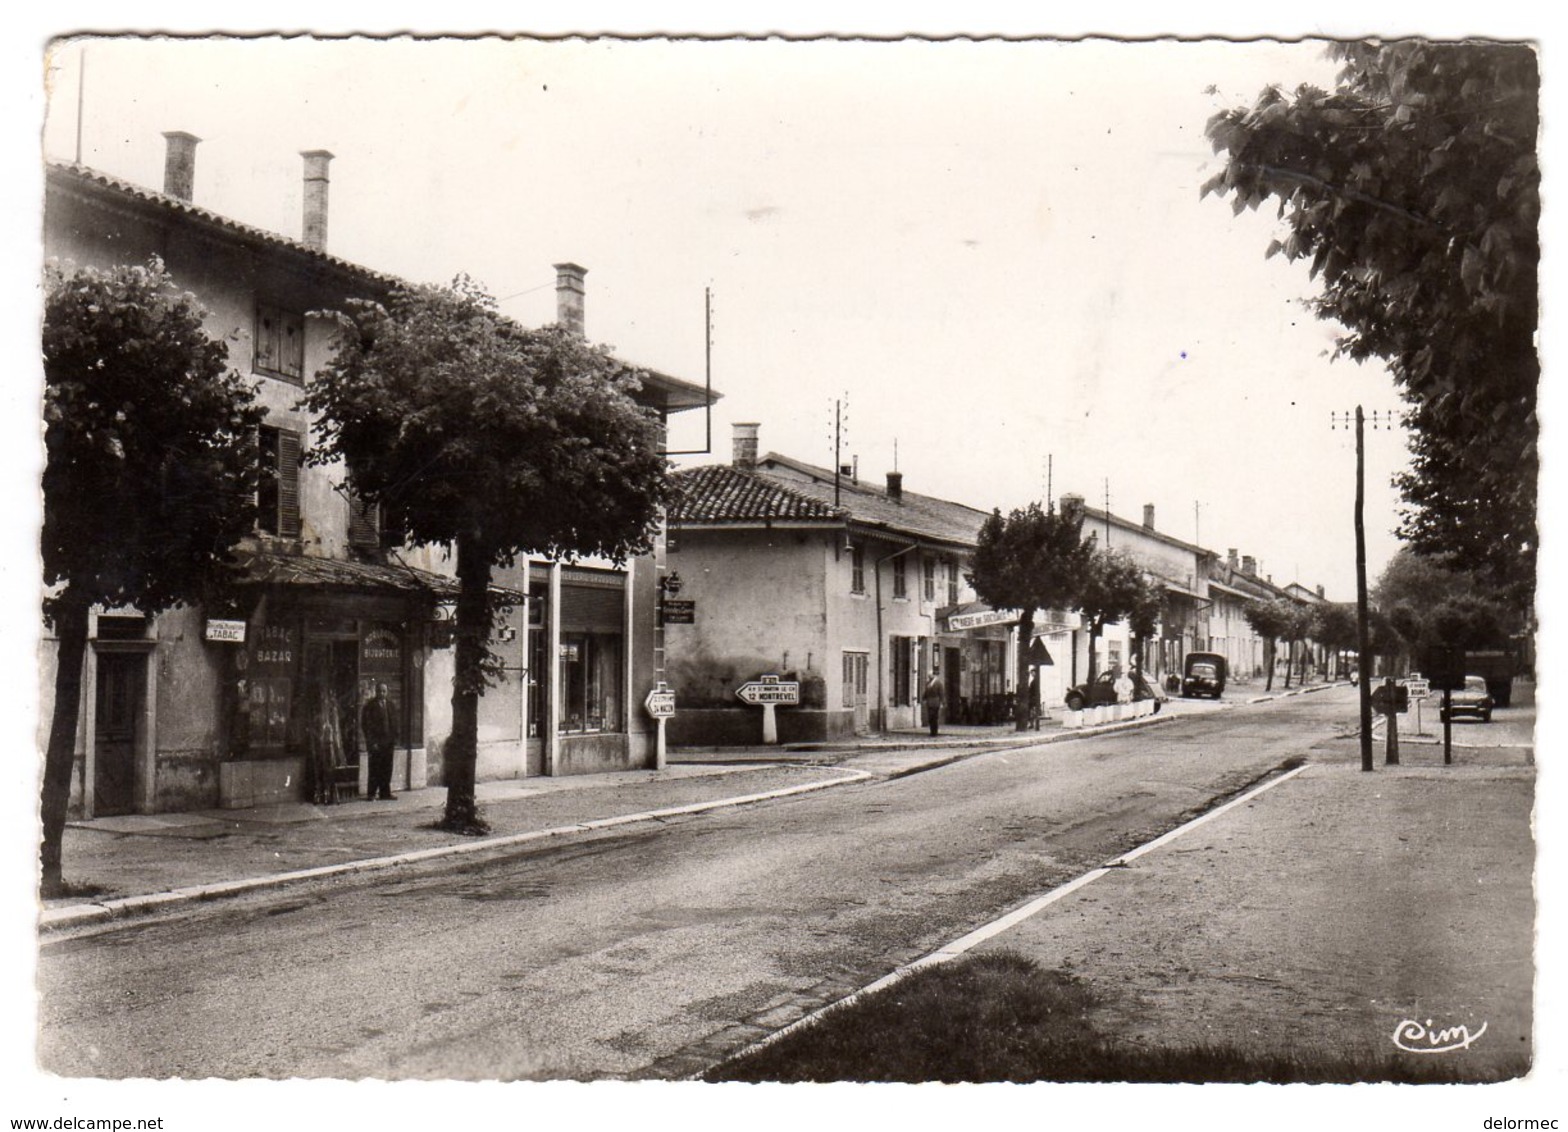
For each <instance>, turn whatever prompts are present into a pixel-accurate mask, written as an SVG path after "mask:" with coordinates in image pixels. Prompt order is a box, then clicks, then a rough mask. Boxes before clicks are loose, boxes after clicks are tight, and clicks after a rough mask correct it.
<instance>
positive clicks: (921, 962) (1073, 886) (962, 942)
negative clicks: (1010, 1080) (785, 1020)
mask: <svg viewBox="0 0 1568 1132" xmlns="http://www.w3.org/2000/svg"><path fill="white" fill-rule="evenodd" d="M1306 769H1307V768H1306V766H1305V765H1302V766H1298V767H1295V768H1294V769H1292V770H1289V771H1286V772H1285V773H1284V774H1282V775H1280V776H1279V777H1278V778H1271V779H1269V780H1268V781H1267V782H1263V783H1260V784H1259V785H1257V786H1254V787H1253V788H1252V789H1251V790H1248V791H1247V792H1246V793H1244V794H1239V795H1237V796H1236V797H1234V798H1232V799H1231V800H1230V801H1229V802H1226V803H1225V804H1224V805H1222V806H1216V807H1215V808H1214V809H1212V810H1209V811H1207V812H1205V813H1202V814H1199V815H1198V816H1197V817H1195V818H1193V819H1192V820H1191V821H1188V822H1184V823H1183V824H1181V825H1179V826H1177V827H1176V828H1175V829H1173V830H1170V831H1168V832H1166V833H1163V834H1161V835H1160V836H1159V837H1156V838H1155V839H1154V840H1153V841H1148V842H1145V843H1144V844H1142V845H1140V846H1138V847H1137V848H1136V849H1133V850H1131V851H1129V852H1127V853H1123V854H1122V855H1121V856H1120V857H1117V858H1116V859H1115V860H1113V861H1110V862H1109V863H1107V864H1104V865H1101V866H1100V867H1099V868H1096V869H1090V870H1089V871H1088V872H1086V873H1084V874H1083V875H1082V876H1080V877H1077V878H1075V879H1073V880H1070V881H1068V882H1067V883H1066V884H1062V885H1058V886H1057V887H1056V888H1053V889H1051V891H1049V892H1047V893H1045V894H1044V895H1042V896H1037V897H1035V898H1034V899H1033V900H1031V901H1029V902H1028V903H1027V904H1024V905H1022V906H1021V907H1018V908H1015V909H1013V910H1012V911H1011V912H1009V913H1007V914H1006V915H1005V916H1002V917H1001V918H999V919H996V920H992V921H991V922H990V923H989V924H985V925H982V926H981V927H978V928H976V929H975V930H974V931H972V932H970V933H969V934H968V935H964V936H960V937H959V938H958V939H955V940H953V942H951V943H949V944H945V945H944V946H942V947H939V948H937V949H936V950H935V951H933V952H931V953H930V954H928V955H923V956H921V957H920V958H919V959H916V960H915V961H914V962H912V963H906V964H905V965H904V966H902V967H899V968H898V969H897V970H894V971H891V972H889V973H888V974H886V975H884V976H882V978H880V979H878V980H877V981H876V982H874V983H870V984H868V985H866V986H863V987H861V988H860V989H859V990H857V991H855V992H853V993H852V994H849V995H846V996H845V997H843V998H841V999H839V1000H838V1001H837V1002H834V1003H831V1004H830V1005H828V1006H824V1007H822V1008H821V1009H820V1010H814V1011H812V1012H811V1013H810V1014H807V1015H806V1016H805V1017H803V1018H797V1019H796V1020H795V1021H793V1022H791V1023H790V1024H789V1025H788V1026H785V1027H784V1028H783V1029H781V1030H776V1031H774V1032H773V1033H771V1034H769V1035H768V1036H767V1037H765V1038H759V1039H758V1040H757V1041H755V1042H753V1043H752V1044H751V1045H749V1046H747V1047H745V1048H744V1049H742V1050H740V1051H739V1052H738V1053H735V1054H732V1055H731V1056H730V1057H729V1058H727V1059H726V1060H730V1061H733V1060H735V1059H736V1058H739V1057H744V1056H745V1055H746V1054H749V1053H753V1052H755V1051H756V1050H759V1049H764V1048H766V1047H767V1046H770V1045H772V1044H773V1043H774V1042H776V1041H778V1040H779V1039H780V1038H783V1037H786V1036H788V1035H789V1034H792V1033H794V1032H795V1031H796V1030H799V1029H802V1028H804V1027H806V1026H809V1025H811V1024H812V1023H813V1022H815V1021H816V1020H817V1019H819V1018H821V1017H822V1016H823V1015H824V1014H826V1013H827V1012H828V1011H830V1010H837V1009H839V1008H840V1007H844V1006H848V1005H850V1004H851V1003H853V1002H856V1001H858V1000H859V999H861V998H863V997H864V996H866V995H868V994H873V993H875V992H876V991H879V990H882V989H884V988H886V987H890V986H892V985H893V984H894V983H896V982H898V981H899V980H900V979H904V978H906V977H908V976H909V975H911V974H913V973H914V972H916V971H918V970H920V969H921V968H924V967H934V966H936V965H937V964H939V963H946V962H948V961H949V960H952V959H957V958H958V957H959V956H960V955H963V954H964V953H965V952H967V951H970V950H972V949H974V948H976V947H978V946H979V945H980V944H982V943H985V942H986V941H987V940H990V939H994V938H995V937H996V936H999V935H1001V934H1002V933H1003V932H1005V931H1007V930H1008V929H1009V928H1012V927H1014V926H1016V925H1017V924H1020V923H1022V922H1023V921H1025V920H1027V919H1029V917H1031V916H1033V915H1035V914H1036V913H1038V912H1040V911H1042V910H1044V909H1045V908H1048V907H1050V906H1051V905H1052V904H1055V903H1056V902H1057V901H1058V900H1061V899H1062V898H1063V897H1065V896H1070V895H1071V894H1072V893H1074V892H1077V891H1078V890H1079V889H1080V888H1083V887H1084V886H1085V885H1088V884H1091V883H1093V882H1094V881H1097V880H1099V879H1100V878H1101V877H1103V876H1104V875H1105V874H1106V873H1108V872H1111V871H1112V870H1114V869H1118V868H1122V867H1125V866H1126V864H1127V863H1128V862H1129V861H1133V860H1136V859H1137V858H1139V857H1141V856H1143V855H1144V854H1145V853H1148V852H1149V851H1151V850H1153V849H1158V848H1159V847H1160V846H1162V845H1166V844H1169V843H1170V842H1172V841H1174V840H1176V839H1177V838H1178V837H1180V836H1182V835H1183V834H1186V833H1191V832H1192V831H1193V830H1195V829H1197V828H1198V827H1199V826H1200V825H1204V824H1206V823H1208V822H1211V821H1213V820H1214V819H1215V818H1217V817H1219V816H1220V815H1221V814H1223V813H1225V812H1227V811H1228V810H1232V809H1234V808H1235V807H1237V806H1240V805H1242V804H1243V803H1245V802H1250V801H1251V800H1252V799H1254V798H1256V797H1257V796H1258V795H1259V794H1262V793H1263V792H1264V791H1265V790H1272V789H1274V787H1276V786H1278V785H1279V784H1280V783H1282V782H1288V781H1289V780H1290V779H1292V778H1294V777H1296V775H1298V774H1300V773H1301V772H1302V771H1304V770H1306ZM697 1076H701V1074H698V1075H697Z"/></svg>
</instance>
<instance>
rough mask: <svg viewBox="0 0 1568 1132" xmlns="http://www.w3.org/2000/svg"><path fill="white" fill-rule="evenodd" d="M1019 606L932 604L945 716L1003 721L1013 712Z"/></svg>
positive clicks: (964, 720)
mask: <svg viewBox="0 0 1568 1132" xmlns="http://www.w3.org/2000/svg"><path fill="white" fill-rule="evenodd" d="M1017 623H1018V611H1017V610H1011V609H992V608H991V607H990V606H988V605H986V604H984V603H983V602H977V601H971V602H964V603H962V604H959V605H949V606H943V607H942V608H941V609H939V610H937V615H936V625H937V635H936V637H935V639H934V641H933V646H932V647H933V654H934V658H939V660H938V664H937V669H938V672H939V674H940V676H941V678H942V685H943V693H944V695H945V697H946V701H947V714H948V718H949V719H950V720H952V722H954V723H972V724H993V723H1005V722H1007V721H1008V720H1010V719H1011V718H1012V714H1013V708H1012V701H1011V698H1010V696H1011V692H1012V688H1013V667H1012V655H1013V654H1012V648H1011V647H1010V646H1011V645H1012V642H1013V635H1014V629H1013V627H1014V626H1015V625H1016V624H1017Z"/></svg>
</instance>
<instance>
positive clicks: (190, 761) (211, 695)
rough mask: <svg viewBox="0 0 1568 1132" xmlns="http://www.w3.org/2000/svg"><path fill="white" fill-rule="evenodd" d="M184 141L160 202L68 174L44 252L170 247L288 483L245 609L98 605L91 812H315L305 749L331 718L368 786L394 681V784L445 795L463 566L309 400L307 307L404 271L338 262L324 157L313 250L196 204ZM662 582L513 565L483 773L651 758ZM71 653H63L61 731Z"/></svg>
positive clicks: (694, 391)
mask: <svg viewBox="0 0 1568 1132" xmlns="http://www.w3.org/2000/svg"><path fill="white" fill-rule="evenodd" d="M165 137H166V138H167V141H168V149H167V160H166V166H165V185H164V189H163V191H162V192H155V191H152V190H149V189H145V188H142V187H140V186H136V185H132V184H129V183H127V182H124V181H121V180H119V179H117V178H115V177H111V176H109V175H106V174H104V173H102V172H98V171H95V170H92V169H89V168H86V167H84V166H79V165H70V164H54V163H52V164H50V165H49V166H48V169H47V178H46V186H45V209H44V250H45V254H46V256H48V257H51V258H55V259H59V260H62V261H68V262H71V263H75V264H78V265H84V266H97V267H106V266H110V265H115V264H136V263H145V262H147V260H148V258H149V257H151V256H153V255H157V256H159V257H161V258H162V259H163V261H164V263H165V264H166V266H167V267H168V269H169V271H170V273H171V274H172V275H173V276H174V278H175V279H176V280H177V281H178V282H179V284H180V285H181V286H182V287H185V288H186V289H188V290H190V291H191V292H193V293H194V294H195V295H196V296H197V298H198V299H199V300H200V302H201V303H202V304H203V305H204V306H205V307H206V308H207V309H208V311H209V318H208V326H207V329H208V331H209V333H211V334H212V335H214V336H217V337H222V338H225V339H227V340H228V341H229V343H230V347H229V350H230V352H229V362H230V364H231V365H232V366H234V367H236V368H238V369H239V370H240V372H241V373H244V374H246V375H248V376H250V377H252V378H254V379H256V380H257V382H258V383H259V385H260V391H261V392H260V398H261V402H262V404H264V405H265V407H266V410H267V420H266V424H265V425H264V426H263V428H262V429H261V432H260V435H259V436H258V438H257V442H258V444H259V445H260V447H261V451H262V453H263V454H264V456H265V458H266V459H267V460H268V461H269V462H270V463H271V464H272V465H273V466H274V468H275V469H276V472H277V477H276V481H275V483H274V484H272V485H269V486H268V487H267V488H266V489H264V491H263V492H262V495H261V498H260V500H259V502H260V504H261V512H262V513H261V518H260V520H259V522H258V525H257V529H256V531H255V533H254V534H253V535H252V536H251V537H250V538H248V539H247V540H245V542H244V544H243V545H242V546H241V547H240V548H239V549H240V555H241V558H242V561H243V562H244V563H245V566H246V581H245V584H244V586H243V588H242V592H241V597H240V600H239V605H238V607H237V608H234V609H226V610H221V611H215V610H208V609H201V608H189V607H187V608H183V609H176V610H172V611H170V612H167V613H164V614H161V615H159V616H157V617H155V618H150V617H145V616H142V615H141V614H140V613H139V612H138V611H136V610H131V609H118V610H108V609H105V610H98V611H96V613H95V616H94V618H93V622H92V627H91V633H92V640H91V644H90V648H89V654H88V656H87V659H86V661H85V672H84V674H83V675H84V684H83V701H82V705H83V706H82V712H81V722H80V730H79V733H78V738H77V764H76V769H75V772H74V774H73V798H72V807H73V812H74V813H76V814H79V815H85V816H89V817H91V816H97V815H104V814H113V813H128V812H160V811H173V810H189V809H201V808H208V807H216V806H226V807H237V806H249V805H254V804H258V803H265V802H272V801H284V800H292V799H297V798H300V797H301V796H302V794H301V791H302V787H303V785H304V782H305V775H304V773H303V770H304V758H303V748H304V744H305V735H306V733H307V730H308V729H310V728H313V727H317V726H319V725H321V724H322V723H323V722H324V721H330V722H331V723H332V724H334V725H335V726H336V729H337V732H338V734H339V735H340V736H341V745H342V748H343V750H344V752H345V759H346V760H347V761H348V762H349V763H354V762H358V763H359V764H360V769H359V772H358V774H359V779H360V782H361V783H363V776H364V760H362V759H359V758H358V753H359V745H360V744H359V743H358V736H357V730H358V728H357V719H358V708H359V705H360V704H361V703H362V702H363V701H364V700H365V699H367V698H368V697H369V695H370V693H371V690H372V689H373V687H374V685H375V684H377V683H386V684H387V685H388V686H389V690H390V692H391V698H392V701H393V704H394V706H395V715H396V719H397V727H398V732H399V738H398V748H397V762H396V770H395V772H394V783H395V784H396V785H397V786H398V787H418V786H424V785H426V784H439V783H440V782H441V781H442V761H441V752H442V746H443V744H444V742H445V740H446V736H447V734H448V731H449V728H450V715H451V706H450V705H451V681H450V677H451V671H452V649H451V647H450V644H451V637H450V632H449V630H450V618H451V609H452V603H453V601H454V599H455V594H456V586H455V583H454V582H453V580H452V577H451V575H452V573H453V567H452V564H451V563H449V562H447V561H445V559H444V557H443V555H442V554H441V553H440V552H438V551H431V550H423V549H416V548H412V547H406V546H404V545H403V543H402V539H401V538H400V537H399V535H398V533H397V532H390V531H386V530H383V529H382V528H381V524H380V523H379V522H378V516H377V515H376V513H375V511H374V510H373V509H366V508H364V507H363V506H361V505H359V503H358V501H356V500H355V499H354V497H353V493H352V492H351V491H350V490H349V488H348V486H347V483H346V477H345V474H344V469H343V468H342V467H341V466H325V467H321V466H313V465H306V464H304V462H303V460H302V455H303V453H304V450H305V448H306V445H307V443H308V437H309V432H310V425H311V421H310V419H309V417H308V415H307V414H306V413H305V412H304V410H303V409H301V407H300V405H299V401H300V397H301V394H302V391H303V387H304V385H305V382H306V380H307V378H308V376H309V375H310V374H312V373H314V372H315V371H316V370H317V369H318V368H319V367H321V366H322V365H323V364H324V363H325V361H326V360H327V357H328V355H329V351H330V348H331V331H332V327H331V324H329V323H328V322H326V321H325V320H322V319H319V318H316V317H313V316H312V315H311V314H310V313H309V312H311V311H315V310H321V309H328V308H333V307H338V306H341V304H342V303H343V302H344V301H345V300H346V299H349V298H353V297H362V298H379V297H382V296H385V295H386V294H388V293H389V292H390V291H391V290H392V289H393V288H394V287H396V286H398V285H399V283H400V281H399V280H398V279H396V278H394V277H392V276H389V275H385V274H382V273H380V272H376V271H373V270H370V269H368V268H365V267H361V266H359V265H357V264H354V263H350V262H348V261H346V260H343V259H341V258H339V257H337V256H334V255H332V254H330V253H329V252H328V251H327V249H326V238H327V191H328V166H329V163H330V161H331V159H332V155H331V154H328V153H325V152H324V151H319V150H317V151H310V152H307V153H305V154H303V158H304V215H303V218H302V236H301V238H299V239H293V238H290V237H285V236H281V235H278V234H275V233H272V232H266V231H263V230H260V229H257V228H254V227H251V226H249V225H246V224H242V223H239V222H237V221H234V220H231V219H229V218H227V217H224V216H221V215H219V214H217V213H214V212H212V211H210V210H208V209H205V208H202V207H200V206H198V205H197V204H195V203H194V202H193V200H192V186H193V184H194V180H195V178H194V168H195V150H196V145H197V141H198V139H196V138H194V137H192V136H191V135H189V134H183V133H170V134H167V135H165ZM558 272H559V274H558V294H559V296H560V305H561V312H562V318H563V321H567V322H568V323H569V324H575V325H576V326H578V328H579V329H580V327H581V310H582V305H581V303H582V275H583V271H582V269H581V268H579V267H576V266H575V265H572V264H563V265H559V266H558ZM641 396H642V400H643V401H644V403H645V404H647V405H648V406H649V407H651V408H652V409H654V410H656V411H657V412H658V413H659V414H660V415H661V418H662V417H664V416H667V415H668V414H669V413H672V412H678V411H681V410H683V409H688V408H694V407H697V406H700V405H703V404H705V403H706V401H707V394H706V393H705V391H704V390H703V388H702V387H700V386H696V385H693V384H691V383H688V382H683V381H679V380H677V379H674V378H668V377H664V376H662V375H657V374H655V375H653V376H652V378H651V379H650V380H649V381H648V382H647V383H646V384H645V386H644V389H643V392H642V395H641ZM657 570H658V562H657V561H656V556H654V557H647V558H642V559H638V560H635V561H633V562H631V563H629V564H628V565H627V566H626V567H625V568H624V569H615V568H612V567H610V566H609V564H589V563H584V564H578V565H562V564H560V563H551V562H544V561H532V562H530V561H522V562H520V563H519V564H518V566H517V567H516V568H515V569H513V570H512V571H510V572H505V573H503V574H499V575H498V577H497V578H496V582H497V584H498V585H499V586H501V587H503V588H505V589H507V590H509V591H512V592H514V593H516V594H526V595H527V600H519V602H518V604H517V606H516V608H514V609H513V611H512V614H511V617H510V620H509V621H508V623H507V624H506V625H504V626H502V627H501V628H500V630H499V631H498V636H497V639H496V640H495V641H494V642H493V647H494V648H495V649H496V650H497V651H498V652H499V654H500V656H501V659H502V664H503V666H504V674H503V678H502V680H501V683H500V684H499V686H497V687H494V688H491V689H489V690H487V692H486V694H485V695H484V697H483V698H482V700H481V703H480V756H479V757H480V761H479V773H480V776H481V777H482V778H501V777H518V776H522V775H524V774H537V773H552V774H564V773H573V772H578V771H586V770H596V769H602V768H619V767H632V766H643V765H649V760H650V759H651V757H652V754H651V752H652V743H651V735H650V728H651V723H650V721H649V720H648V719H647V718H646V716H645V715H644V713H643V712H641V710H640V709H639V707H638V705H639V704H640V701H641V697H642V696H643V695H645V694H646V692H647V690H648V688H649V687H651V685H652V683H653V680H654V675H655V672H654V661H655V648H656V644H657V641H656V633H657V626H656V625H655V619H654V609H655V596H656V594H657ZM53 656H54V648H53V642H52V641H48V640H46V641H45V645H44V656H43V657H42V658H41V659H42V664H41V669H42V671H41V685H42V688H41V690H42V696H43V710H42V711H41V713H40V718H41V720H42V721H47V720H48V719H49V718H50V711H49V705H50V702H51V700H52V697H53V691H54V679H53ZM42 726H45V727H47V722H44V723H43V724H42ZM350 777H351V778H352V772H350Z"/></svg>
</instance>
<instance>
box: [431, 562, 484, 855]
mask: <svg viewBox="0 0 1568 1132" xmlns="http://www.w3.org/2000/svg"><path fill="white" fill-rule="evenodd" d="M457 585H458V594H457V639H456V642H455V644H456V656H455V658H454V659H455V664H454V667H455V669H456V671H455V672H454V673H453V676H452V734H451V736H450V737H449V738H448V739H447V742H446V747H445V748H444V749H443V750H442V753H441V764H442V773H443V774H444V775H445V776H446V814H445V816H444V817H443V818H442V821H441V825H442V827H443V828H445V829H449V830H452V831H454V832H456V833H469V834H475V835H477V834H483V833H488V832H489V831H490V827H489V825H488V824H486V823H485V821H484V820H483V819H482V818H481V817H480V816H479V804H478V802H477V801H476V800H475V798H474V778H475V769H476V767H477V764H478V762H479V696H480V694H481V693H482V692H483V690H484V655H485V642H486V640H487V639H488V638H489V636H490V555H489V553H488V552H487V551H486V549H485V547H484V546H483V544H482V543H481V542H480V540H479V539H477V538H475V537H473V536H470V535H465V536H460V537H459V538H458V540H457Z"/></svg>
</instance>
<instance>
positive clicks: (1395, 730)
mask: <svg viewBox="0 0 1568 1132" xmlns="http://www.w3.org/2000/svg"><path fill="white" fill-rule="evenodd" d="M1372 706H1373V708H1375V709H1376V710H1377V711H1380V712H1382V713H1383V714H1384V715H1386V716H1388V731H1387V740H1388V742H1387V746H1386V748H1385V750H1384V754H1383V763H1384V765H1385V766H1398V765H1399V713H1400V712H1402V711H1409V710H1410V690H1409V689H1408V688H1406V687H1404V685H1396V684H1395V683H1394V678H1393V677H1392V676H1389V677H1385V678H1384V680H1383V683H1382V684H1380V685H1379V686H1378V687H1377V688H1375V689H1373V692H1372Z"/></svg>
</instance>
